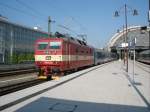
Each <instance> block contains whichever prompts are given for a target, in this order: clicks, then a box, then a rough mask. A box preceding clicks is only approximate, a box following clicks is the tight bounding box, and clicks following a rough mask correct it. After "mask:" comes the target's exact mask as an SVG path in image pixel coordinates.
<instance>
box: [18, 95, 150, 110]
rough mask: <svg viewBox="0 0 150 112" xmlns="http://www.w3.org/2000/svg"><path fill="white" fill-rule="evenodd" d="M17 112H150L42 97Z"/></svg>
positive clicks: (128, 107) (141, 108) (115, 105)
mask: <svg viewBox="0 0 150 112" xmlns="http://www.w3.org/2000/svg"><path fill="white" fill-rule="evenodd" d="M16 112H150V110H148V108H146V107H140V106H131V105H119V104H105V103H93V102H82V101H72V100H65V99H55V98H48V97H41V98H39V99H37V100H35V101H34V102H31V103H29V104H27V105H25V106H24V107H22V108H20V109H18V110H17V111H16Z"/></svg>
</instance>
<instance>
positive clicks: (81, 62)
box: [35, 36, 94, 79]
mask: <svg viewBox="0 0 150 112" xmlns="http://www.w3.org/2000/svg"><path fill="white" fill-rule="evenodd" d="M35 64H36V65H37V66H38V68H39V78H44V79H45V78H50V77H52V76H53V75H55V74H57V75H58V74H59V75H61V74H63V73H64V72H65V71H70V70H77V69H78V68H81V67H84V66H89V65H93V64H94V49H93V48H92V47H90V46H88V45H87V44H86V42H84V41H81V40H78V39H74V38H72V37H68V38H67V37H61V36H56V37H55V38H46V39H38V40H37V41H36V43H35Z"/></svg>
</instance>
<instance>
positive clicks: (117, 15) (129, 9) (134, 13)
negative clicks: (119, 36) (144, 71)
mask: <svg viewBox="0 0 150 112" xmlns="http://www.w3.org/2000/svg"><path fill="white" fill-rule="evenodd" d="M127 12H132V15H133V16H136V15H138V12H137V10H136V9H132V8H131V7H128V6H127V5H126V4H125V5H124V6H123V7H121V8H120V9H119V10H117V11H115V13H114V17H119V14H120V13H124V17H125V28H126V30H125V51H126V52H125V56H124V58H126V63H127V65H126V72H128V45H127V43H128V42H127V40H128V39H127V33H128V23H127V20H128V17H127Z"/></svg>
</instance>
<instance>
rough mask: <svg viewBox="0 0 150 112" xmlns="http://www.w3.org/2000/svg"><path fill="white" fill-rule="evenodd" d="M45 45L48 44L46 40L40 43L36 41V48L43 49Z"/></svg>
mask: <svg viewBox="0 0 150 112" xmlns="http://www.w3.org/2000/svg"><path fill="white" fill-rule="evenodd" d="M47 45H48V42H40V43H38V49H39V50H44V49H46V47H47Z"/></svg>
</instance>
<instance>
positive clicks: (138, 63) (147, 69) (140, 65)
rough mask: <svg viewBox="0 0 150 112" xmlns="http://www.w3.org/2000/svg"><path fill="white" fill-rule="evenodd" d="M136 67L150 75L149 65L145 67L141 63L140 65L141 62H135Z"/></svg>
mask: <svg viewBox="0 0 150 112" xmlns="http://www.w3.org/2000/svg"><path fill="white" fill-rule="evenodd" d="M136 65H137V66H138V67H139V68H140V69H142V70H144V71H145V72H148V73H150V67H149V65H148V66H147V65H145V64H143V63H141V62H137V64H136Z"/></svg>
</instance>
